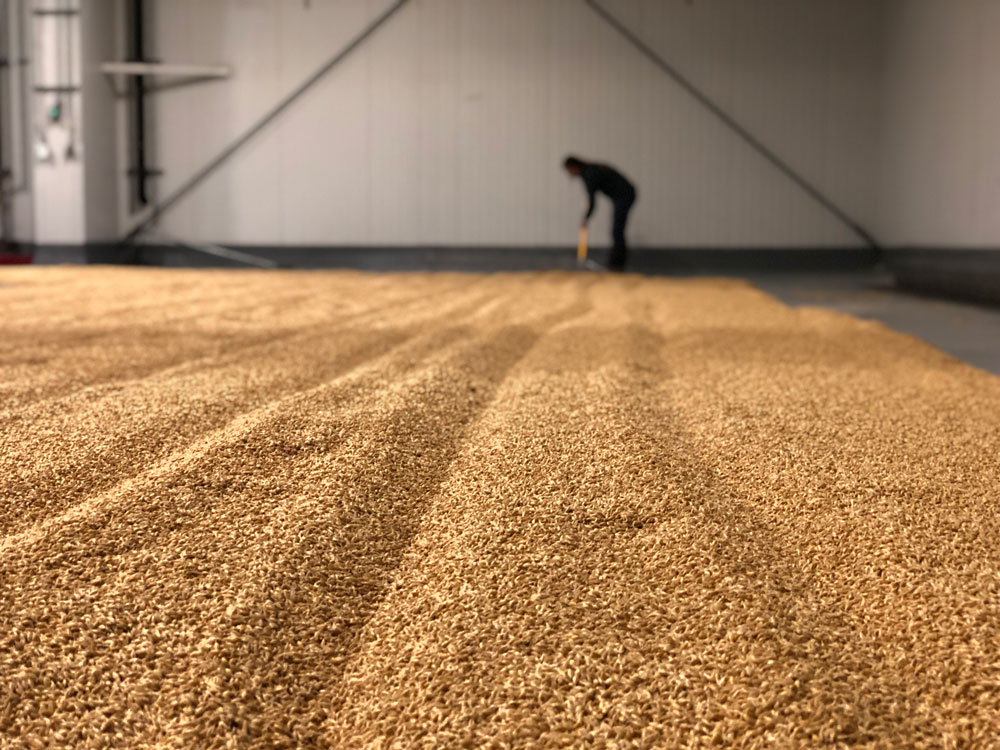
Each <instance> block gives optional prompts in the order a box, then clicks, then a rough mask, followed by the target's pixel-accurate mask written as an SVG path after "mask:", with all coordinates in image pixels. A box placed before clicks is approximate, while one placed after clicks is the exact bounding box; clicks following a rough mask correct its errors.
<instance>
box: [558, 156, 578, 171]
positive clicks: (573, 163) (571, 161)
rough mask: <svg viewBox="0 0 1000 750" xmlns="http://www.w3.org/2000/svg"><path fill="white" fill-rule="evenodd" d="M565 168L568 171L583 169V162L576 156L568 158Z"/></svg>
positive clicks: (564, 163)
mask: <svg viewBox="0 0 1000 750" xmlns="http://www.w3.org/2000/svg"><path fill="white" fill-rule="evenodd" d="M563 166H564V167H565V168H566V169H583V160H582V159H578V158H577V157H575V156H567V157H566V160H565V161H564V162H563Z"/></svg>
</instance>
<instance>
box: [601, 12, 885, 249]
mask: <svg viewBox="0 0 1000 750" xmlns="http://www.w3.org/2000/svg"><path fill="white" fill-rule="evenodd" d="M584 2H585V3H586V4H587V5H588V6H590V8H591V9H593V11H594V12H595V13H597V15H599V16H600V17H601V18H602V19H604V21H605V22H606V23H607V24H608V25H609V26H611V27H612V28H613V29H615V30H616V31H617V32H618V33H619V34H621V35H622V36H623V37H624V38H625V39H626V40H628V41H629V42H630V43H631V44H632V46H633V47H635V48H636V49H637V50H639V51H640V52H642V53H643V54H644V55H645V56H646V57H648V58H649V59H650V60H651V61H652V62H653V63H654V64H655V65H656V66H657V67H658V68H660V70H662V71H663V72H664V73H666V74H667V75H668V76H670V77H671V78H672V79H673V80H674V82H675V83H677V85H679V86H680V87H681V88H682V89H684V90H685V91H686V92H687V93H688V94H690V95H691V96H692V97H693V98H694V99H695V100H696V101H697V102H698V103H699V104H701V105H702V106H703V107H705V108H706V109H707V110H708V111H709V112H711V113H712V114H713V115H715V116H716V117H717V118H718V119H719V120H721V121H722V122H723V123H724V124H725V125H726V126H727V127H728V128H729V129H730V130H732V131H733V132H734V133H736V135H738V136H739V137H740V138H742V139H743V140H744V141H745V142H746V143H747V144H748V145H749V146H750V147H751V148H753V149H754V150H755V151H756V152H757V153H758V154H760V155H761V156H763V157H764V158H765V159H766V160H767V161H768V162H770V163H771V164H772V165H773V166H774V167H775V168H777V169H778V170H779V171H780V172H781V173H782V174H784V175H785V176H786V177H788V178H789V179H790V180H791V181H792V182H794V183H795V184H796V185H798V186H799V187H800V188H801V189H802V190H803V191H805V192H806V193H807V194H808V195H809V196H810V197H811V198H812V199H813V200H815V201H816V202H817V203H818V204H819V205H821V206H822V207H823V208H825V209H826V210H827V211H828V212H829V213H831V214H833V216H835V217H836V218H837V219H838V220H839V221H840V222H841V223H842V224H844V225H845V226H846V227H847V228H848V229H850V230H851V231H852V232H854V234H856V235H857V236H858V237H860V238H861V239H862V240H863V241H864V242H865V244H866V245H868V246H869V247H871V248H872V249H874V250H880V249H881V248H880V246H879V243H878V241H877V240H876V239H875V238H874V237H873V236H872V235H871V233H869V232H868V231H867V230H865V228H864V227H862V226H861V224H859V223H858V222H857V221H855V220H854V219H852V218H851V217H850V216H849V215H848V214H847V212H846V211H844V210H843V209H841V208H840V207H839V206H838V205H837V204H836V203H834V202H833V201H832V200H831V199H830V198H828V197H827V196H826V195H824V194H823V193H822V192H821V191H820V190H819V189H818V188H817V187H816V186H815V185H813V184H812V183H811V182H809V181H808V180H806V178H804V177H803V176H802V175H800V174H799V173H798V172H797V171H796V170H795V169H793V168H792V167H791V166H790V165H789V164H788V162H786V161H785V160H784V159H782V158H781V157H780V156H778V155H777V154H776V153H775V152H774V151H772V150H771V149H770V148H768V147H767V146H766V145H764V143H763V142H761V140H760V139H759V138H757V136H755V135H754V134H753V133H751V132H750V131H749V130H747V129H746V128H745V127H743V126H742V125H740V123H739V122H737V121H736V119H735V118H733V117H732V116H731V115H730V114H729V113H728V112H726V111H725V110H724V109H722V107H720V106H719V105H718V104H716V103H715V102H714V101H713V100H712V99H710V98H709V97H708V96H707V95H706V94H705V93H704V92H702V91H701V89H699V88H698V87H697V86H695V85H694V83H692V82H691V81H690V80H689V79H688V78H687V77H686V76H685V75H684V74H683V73H681V72H680V71H679V70H677V68H675V67H674V66H673V65H671V64H670V63H668V62H667V61H666V60H664V59H663V58H662V57H660V55H658V54H657V53H656V52H655V51H654V50H653V49H652V48H651V47H649V45H647V44H646V43H645V42H643V41H642V40H641V39H640V38H639V37H637V36H636V35H635V34H633V33H632V32H631V31H630V30H629V29H628V28H627V27H626V26H625V25H624V24H623V23H622V22H621V21H619V20H618V19H617V18H616V17H615V16H613V15H612V14H611V13H609V12H608V11H607V10H605V9H604V8H602V7H601V6H600V5H599V4H598V3H597V1H596V0H584Z"/></svg>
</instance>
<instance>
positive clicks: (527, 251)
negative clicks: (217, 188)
mask: <svg viewBox="0 0 1000 750" xmlns="http://www.w3.org/2000/svg"><path fill="white" fill-rule="evenodd" d="M234 249H237V250H241V251H244V252H248V253H252V254H253V255H257V256H260V257H263V258H268V259H272V260H275V261H277V262H278V263H279V264H281V266H282V267H285V268H300V269H320V268H351V269H359V270H371V271H427V270H432V271H444V270H448V271H485V272H490V271H538V270H546V269H572V268H575V267H576V248H573V247H515V248H510V247H412V246H411V247H385V246H383V247H364V246H356V247H344V246H338V247H309V246H295V247H277V246H241V247H237V248H234ZM606 254H607V251H606V250H595V251H593V252H592V254H591V258H592V259H594V260H596V261H598V262H603V261H604V260H605V256H606ZM35 256H36V262H37V263H43V264H45V263H113V264H135V265H144V266H159V267H188V268H241V267H243V266H241V265H240V264H237V263H231V262H228V261H226V260H225V259H221V258H214V257H211V256H207V255H204V254H202V253H198V252H196V251H193V250H188V249H185V248H183V247H177V246H173V245H157V244H142V245H120V244H106V245H88V246H85V247H84V246H53V245H47V246H41V247H38V248H36V249H35ZM877 262H878V253H877V252H876V251H874V250H871V249H869V248H858V247H853V248H843V249H838V248H748V249H739V248H660V249H657V248H637V249H633V250H632V251H631V252H630V255H629V270H631V271H635V272H637V273H650V274H674V275H688V274H699V273H718V272H730V273H736V272H747V271H755V272H767V271H774V272H782V271H796V272H809V271H815V272H824V271H830V272H835V271H858V270H865V269H869V268H873V267H874V266H875V264H876V263H877Z"/></svg>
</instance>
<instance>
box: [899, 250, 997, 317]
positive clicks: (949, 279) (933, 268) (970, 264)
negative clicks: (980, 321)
mask: <svg viewBox="0 0 1000 750" xmlns="http://www.w3.org/2000/svg"><path fill="white" fill-rule="evenodd" d="M883 260H884V261H885V264H886V266H888V268H889V270H890V271H891V272H892V274H893V276H895V277H896V283H897V284H898V286H899V287H900V288H901V289H905V290H907V291H911V292H917V293H920V294H930V295H935V296H939V297H949V298H952V299H960V300H966V301H972V302H980V303H987V304H991V305H1000V248H998V249H982V250H970V249H957V248H952V249H948V248H890V249H888V250H886V251H885V252H884V256H883Z"/></svg>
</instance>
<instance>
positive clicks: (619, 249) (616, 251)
mask: <svg viewBox="0 0 1000 750" xmlns="http://www.w3.org/2000/svg"><path fill="white" fill-rule="evenodd" d="M614 203H615V219H614V225H613V226H612V229H611V240H612V242H613V243H614V245H613V247H612V248H611V257H610V258H609V260H608V268H610V269H611V270H612V271H619V272H620V271H624V270H625V264H626V263H627V262H628V244H627V243H626V242H625V226H626V225H627V224H628V215H629V212H630V211H631V210H632V206H633V205H634V204H635V193H634V192H633V193H632V194H631V195H629V196H626V197H623V198H619V199H617V200H616V201H615V202H614Z"/></svg>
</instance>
